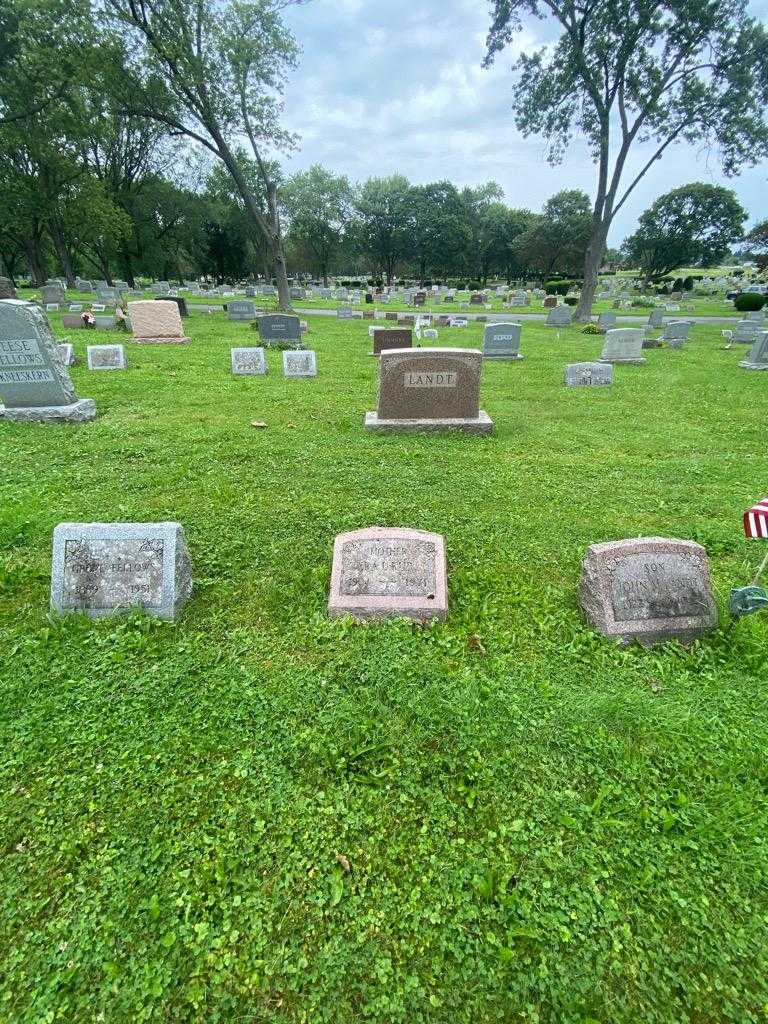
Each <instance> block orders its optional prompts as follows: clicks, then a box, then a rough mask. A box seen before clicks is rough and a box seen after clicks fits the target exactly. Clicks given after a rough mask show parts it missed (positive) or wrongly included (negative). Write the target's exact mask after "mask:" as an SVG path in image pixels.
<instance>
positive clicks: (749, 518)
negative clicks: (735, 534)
mask: <svg viewBox="0 0 768 1024" xmlns="http://www.w3.org/2000/svg"><path fill="white" fill-rule="evenodd" d="M744 533H745V534H746V535H747V537H751V538H753V539H754V540H768V498H763V500H762V501H758V503H757V504H756V505H753V506H752V508H750V509H748V510H747V511H746V512H745V513H744Z"/></svg>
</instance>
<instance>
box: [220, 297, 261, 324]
mask: <svg viewBox="0 0 768 1024" xmlns="http://www.w3.org/2000/svg"><path fill="white" fill-rule="evenodd" d="M227 319H228V320H255V319H256V306H255V305H254V304H253V303H252V302H249V301H248V300H247V299H237V300H235V301H234V302H228V303H227Z"/></svg>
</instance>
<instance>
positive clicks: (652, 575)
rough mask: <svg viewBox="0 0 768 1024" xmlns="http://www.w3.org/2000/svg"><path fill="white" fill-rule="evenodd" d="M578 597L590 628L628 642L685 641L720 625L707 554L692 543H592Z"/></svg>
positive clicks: (657, 539)
mask: <svg viewBox="0 0 768 1024" xmlns="http://www.w3.org/2000/svg"><path fill="white" fill-rule="evenodd" d="M579 593H580V597H581V606H582V608H583V609H584V612H585V614H586V616H587V618H588V619H589V621H590V623H591V624H592V625H593V626H595V627H596V628H597V629H599V630H600V632H601V633H603V634H604V635H605V636H612V637H615V638H616V639H618V640H620V641H622V642H624V643H629V642H630V641H632V640H639V641H640V643H642V644H643V645H644V646H650V645H651V644H654V643H659V642H662V641H664V640H669V639H678V640H681V641H683V642H687V641H690V640H693V639H695V638H696V637H697V636H700V635H701V634H702V633H705V632H707V630H710V629H714V627H715V626H716V625H717V606H716V604H715V599H714V596H713V594H712V582H711V579H710V574H709V563H708V561H707V553H706V551H705V550H704V548H703V547H701V545H700V544H696V543H695V542H694V541H691V540H667V539H665V538H663V537H644V538H640V539H639V540H617V541H610V542H609V543H607V544H592V545H590V547H589V548H588V550H587V557H586V559H585V560H584V565H583V567H582V575H581V584H580V590H579Z"/></svg>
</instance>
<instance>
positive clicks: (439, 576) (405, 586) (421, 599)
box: [328, 527, 448, 621]
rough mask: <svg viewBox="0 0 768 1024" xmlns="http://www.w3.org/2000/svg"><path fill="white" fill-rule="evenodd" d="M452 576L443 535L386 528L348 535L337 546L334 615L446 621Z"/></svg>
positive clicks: (330, 609)
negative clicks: (447, 567)
mask: <svg viewBox="0 0 768 1024" xmlns="http://www.w3.org/2000/svg"><path fill="white" fill-rule="evenodd" d="M446 580H447V572H446V562H445V543H444V541H443V538H442V537H441V536H440V535H439V534H437V533H426V532H424V531H422V530H405V529H401V528H391V529H387V528H384V527H372V528H371V529H367V530H356V531H354V532H352V533H342V534H340V535H339V536H338V537H337V538H336V542H335V544H334V548H333V569H332V572H331V589H330V597H329V600H328V614H329V615H331V616H334V617H336V616H340V615H351V616H353V617H354V618H356V619H386V618H396V617H405V618H410V619H416V620H417V621H425V620H429V619H445V618H446V616H447V614H448V590H447V583H446Z"/></svg>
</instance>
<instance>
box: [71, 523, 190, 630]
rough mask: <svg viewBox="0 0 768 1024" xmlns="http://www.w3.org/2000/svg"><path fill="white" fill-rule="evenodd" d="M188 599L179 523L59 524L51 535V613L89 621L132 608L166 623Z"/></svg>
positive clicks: (187, 564) (187, 570)
mask: <svg viewBox="0 0 768 1024" xmlns="http://www.w3.org/2000/svg"><path fill="white" fill-rule="evenodd" d="M191 593H192V571H191V567H190V562H189V554H188V552H187V546H186V542H185V539H184V530H183V529H182V527H181V525H180V524H179V523H60V524H59V525H58V526H57V527H56V528H55V530H54V531H53V569H52V574H51V609H52V610H53V611H56V612H60V613H62V614H67V613H71V612H82V613H84V614H85V615H87V616H89V618H94V619H95V618H102V617H104V616H107V615H114V614H115V613H117V612H123V611H126V610H128V609H130V608H135V607H138V608H142V609H144V610H145V611H146V612H147V613H148V614H150V615H155V616H157V617H158V618H161V619H171V620H172V619H175V618H176V616H177V614H178V613H179V611H180V610H181V608H182V606H183V605H184V603H185V601H186V600H187V599H188V598H189V596H190V594H191Z"/></svg>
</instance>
